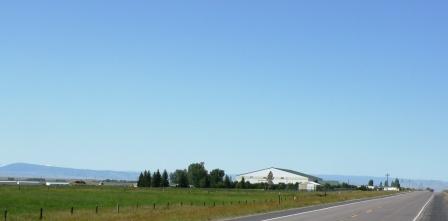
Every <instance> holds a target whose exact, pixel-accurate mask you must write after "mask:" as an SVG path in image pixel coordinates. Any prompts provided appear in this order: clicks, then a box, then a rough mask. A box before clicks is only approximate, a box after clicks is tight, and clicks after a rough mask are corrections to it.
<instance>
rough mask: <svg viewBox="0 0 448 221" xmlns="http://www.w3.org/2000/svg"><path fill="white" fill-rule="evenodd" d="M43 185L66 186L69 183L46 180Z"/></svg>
mask: <svg viewBox="0 0 448 221" xmlns="http://www.w3.org/2000/svg"><path fill="white" fill-rule="evenodd" d="M45 185H46V186H66V185H70V183H66V182H46V183H45Z"/></svg>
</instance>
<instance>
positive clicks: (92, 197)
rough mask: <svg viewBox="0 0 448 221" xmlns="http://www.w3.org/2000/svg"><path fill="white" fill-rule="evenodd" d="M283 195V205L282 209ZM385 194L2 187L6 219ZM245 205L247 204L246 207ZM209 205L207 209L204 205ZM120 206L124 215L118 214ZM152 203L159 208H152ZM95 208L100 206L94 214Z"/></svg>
mask: <svg viewBox="0 0 448 221" xmlns="http://www.w3.org/2000/svg"><path fill="white" fill-rule="evenodd" d="M279 194H280V198H281V202H280V204H279ZM385 194H390V193H387V192H361V191H346V192H331V193H328V194H327V196H324V194H323V193H316V192H315V193H304V192H300V193H299V192H286V191H285V192H278V191H263V190H224V189H171V188H167V189H144V188H139V189H137V188H123V187H89V186H84V187H81V186H73V187H50V188H47V187H43V186H39V187H38V186H22V187H21V188H20V189H19V188H18V187H17V186H0V209H2V210H3V209H7V210H8V220H37V219H38V218H39V214H40V208H43V210H44V220H148V219H150V220H179V221H180V220H192V221H194V220H213V219H219V218H224V217H232V216H238V215H246V214H251V213H259V212H267V211H273V210H279V209H286V208H293V207H301V206H308V205H315V204H321V203H330V202H336V201H343V200H350V199H358V198H364V197H374V196H380V195H385ZM246 201H247V202H246ZM204 203H205V206H204ZM117 204H118V205H119V206H120V212H119V213H118V212H117ZM154 204H155V205H156V208H155V209H154ZM96 206H98V207H99V209H98V214H96ZM71 207H74V213H73V214H71V212H70V210H71Z"/></svg>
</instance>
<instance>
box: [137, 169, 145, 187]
mask: <svg viewBox="0 0 448 221" xmlns="http://www.w3.org/2000/svg"><path fill="white" fill-rule="evenodd" d="M143 179H144V177H143V172H141V173H140V175H139V176H138V181H137V186H138V187H143V182H144V180H143Z"/></svg>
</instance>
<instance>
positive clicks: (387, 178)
mask: <svg viewBox="0 0 448 221" xmlns="http://www.w3.org/2000/svg"><path fill="white" fill-rule="evenodd" d="M389 176H390V174H389V173H386V180H387V185H388V186H389Z"/></svg>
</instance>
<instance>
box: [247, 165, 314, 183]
mask: <svg viewBox="0 0 448 221" xmlns="http://www.w3.org/2000/svg"><path fill="white" fill-rule="evenodd" d="M269 169H277V170H282V171H285V172H288V173H292V174H295V175H299V176H303V177H306V178H308V179H310V180H312V181H316V180H317V181H319V180H322V178H319V177H316V176H312V175H308V174H305V173H301V172H298V171H295V170H289V169H283V168H278V167H269V168H265V169H261V170H255V171H252V172H247V173H242V174H239V175H238V176H241V175H245V174H248V173H255V172H258V171H262V170H269Z"/></svg>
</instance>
